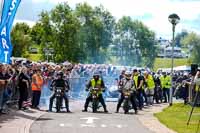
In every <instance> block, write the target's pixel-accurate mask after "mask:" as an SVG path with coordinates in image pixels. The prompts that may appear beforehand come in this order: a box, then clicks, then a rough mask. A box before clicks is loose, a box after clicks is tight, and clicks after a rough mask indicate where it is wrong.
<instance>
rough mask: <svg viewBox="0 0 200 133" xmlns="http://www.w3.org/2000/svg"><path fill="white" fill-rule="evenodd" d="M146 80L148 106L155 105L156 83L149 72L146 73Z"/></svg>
mask: <svg viewBox="0 0 200 133" xmlns="http://www.w3.org/2000/svg"><path fill="white" fill-rule="evenodd" d="M144 79H145V82H146V85H147V90H146V94H147V104H150V105H153V96H154V89H155V83H154V79H153V76H152V75H151V74H149V72H147V71H145V72H144Z"/></svg>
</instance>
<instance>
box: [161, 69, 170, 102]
mask: <svg viewBox="0 0 200 133" xmlns="http://www.w3.org/2000/svg"><path fill="white" fill-rule="evenodd" d="M160 81H161V87H162V91H163V96H164V99H165V100H164V103H167V102H169V91H170V88H171V76H170V75H167V74H166V72H163V73H162V76H161V77H160Z"/></svg>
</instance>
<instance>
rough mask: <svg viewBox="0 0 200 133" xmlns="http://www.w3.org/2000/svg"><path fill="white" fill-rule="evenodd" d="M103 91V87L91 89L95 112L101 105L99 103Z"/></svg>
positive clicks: (93, 110) (92, 105)
mask: <svg viewBox="0 0 200 133" xmlns="http://www.w3.org/2000/svg"><path fill="white" fill-rule="evenodd" d="M100 92H101V89H99V88H92V89H91V90H90V93H91V95H92V104H91V106H90V107H91V108H92V112H93V113H95V112H97V110H98V109H99V108H100V107H101V106H100V105H99V94H100Z"/></svg>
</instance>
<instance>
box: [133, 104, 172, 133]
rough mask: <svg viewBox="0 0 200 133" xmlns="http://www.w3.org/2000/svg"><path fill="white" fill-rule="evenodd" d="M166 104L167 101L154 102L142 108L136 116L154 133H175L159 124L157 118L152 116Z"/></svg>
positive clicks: (166, 105)
mask: <svg viewBox="0 0 200 133" xmlns="http://www.w3.org/2000/svg"><path fill="white" fill-rule="evenodd" d="M168 106H169V104H168V103H162V104H154V105H153V106H150V107H148V108H144V109H143V110H142V111H140V113H139V115H137V118H138V119H139V121H140V122H141V123H142V124H143V125H144V126H145V127H147V128H148V129H149V130H150V131H152V132H154V133H176V132H175V131H173V130H171V129H169V128H167V127H166V126H165V125H163V124H161V123H160V122H159V120H158V119H157V118H156V117H154V113H158V112H161V111H162V110H163V109H164V108H166V107H168Z"/></svg>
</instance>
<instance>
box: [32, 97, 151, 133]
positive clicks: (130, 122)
mask: <svg viewBox="0 0 200 133" xmlns="http://www.w3.org/2000/svg"><path fill="white" fill-rule="evenodd" d="M107 105H108V110H109V113H108V114H105V113H103V112H99V113H92V112H91V111H90V109H89V112H81V109H82V107H83V102H80V101H73V102H70V109H71V110H72V112H73V113H46V114H45V115H43V116H42V117H41V118H39V119H38V120H37V121H35V122H34V123H33V125H32V126H31V128H30V133H66V132H69V133H152V132H151V131H149V130H148V129H146V128H145V127H144V126H143V125H142V124H141V123H140V122H139V120H138V119H137V118H136V116H135V114H134V113H133V112H131V113H130V114H126V115H125V114H123V112H122V110H121V112H120V113H118V114H116V113H114V111H115V107H116V103H111V102H110V103H107ZM100 111H102V110H100ZM138 115H140V114H138Z"/></svg>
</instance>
